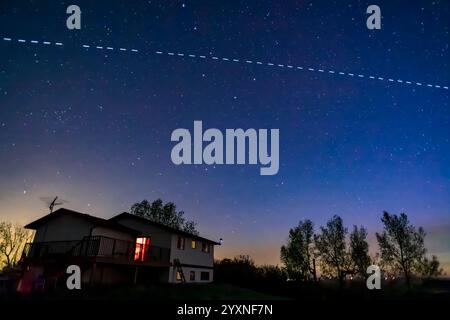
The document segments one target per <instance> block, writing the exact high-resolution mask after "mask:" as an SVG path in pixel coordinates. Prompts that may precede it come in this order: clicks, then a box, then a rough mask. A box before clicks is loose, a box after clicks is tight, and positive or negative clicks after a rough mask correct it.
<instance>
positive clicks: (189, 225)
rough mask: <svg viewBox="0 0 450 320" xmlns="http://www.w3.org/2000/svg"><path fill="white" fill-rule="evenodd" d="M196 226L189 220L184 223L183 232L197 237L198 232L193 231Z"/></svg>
mask: <svg viewBox="0 0 450 320" xmlns="http://www.w3.org/2000/svg"><path fill="white" fill-rule="evenodd" d="M196 226H197V223H196V222H194V221H191V220H188V221H186V222H185V223H184V227H183V231H185V232H188V233H190V234H193V235H196V236H198V235H199V233H198V231H197V230H196V229H195V227H196Z"/></svg>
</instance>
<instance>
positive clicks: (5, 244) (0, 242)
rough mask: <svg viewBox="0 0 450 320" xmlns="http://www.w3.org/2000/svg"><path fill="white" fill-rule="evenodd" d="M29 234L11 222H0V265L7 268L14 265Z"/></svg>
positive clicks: (28, 238)
mask: <svg viewBox="0 0 450 320" xmlns="http://www.w3.org/2000/svg"><path fill="white" fill-rule="evenodd" d="M30 237H31V232H30V231H28V230H25V229H24V228H22V227H21V226H19V225H17V224H16V225H13V224H12V223H11V222H0V265H1V264H4V265H5V266H6V267H7V268H12V267H14V266H15V265H16V263H17V260H18V259H19V253H20V252H21V250H22V248H23V246H24V245H25V243H26V242H27V241H29V240H30Z"/></svg>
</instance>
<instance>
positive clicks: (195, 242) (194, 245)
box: [191, 240, 197, 249]
mask: <svg viewBox="0 0 450 320" xmlns="http://www.w3.org/2000/svg"><path fill="white" fill-rule="evenodd" d="M191 248H192V249H195V248H197V241H195V240H192V241H191Z"/></svg>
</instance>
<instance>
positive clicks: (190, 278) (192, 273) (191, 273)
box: [189, 271, 195, 281]
mask: <svg viewBox="0 0 450 320" xmlns="http://www.w3.org/2000/svg"><path fill="white" fill-rule="evenodd" d="M189 280H190V281H195V271H191V272H189Z"/></svg>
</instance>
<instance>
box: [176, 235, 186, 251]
mask: <svg viewBox="0 0 450 320" xmlns="http://www.w3.org/2000/svg"><path fill="white" fill-rule="evenodd" d="M184 243H185V239H184V238H183V237H180V236H179V237H178V239H177V249H180V250H184Z"/></svg>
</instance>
